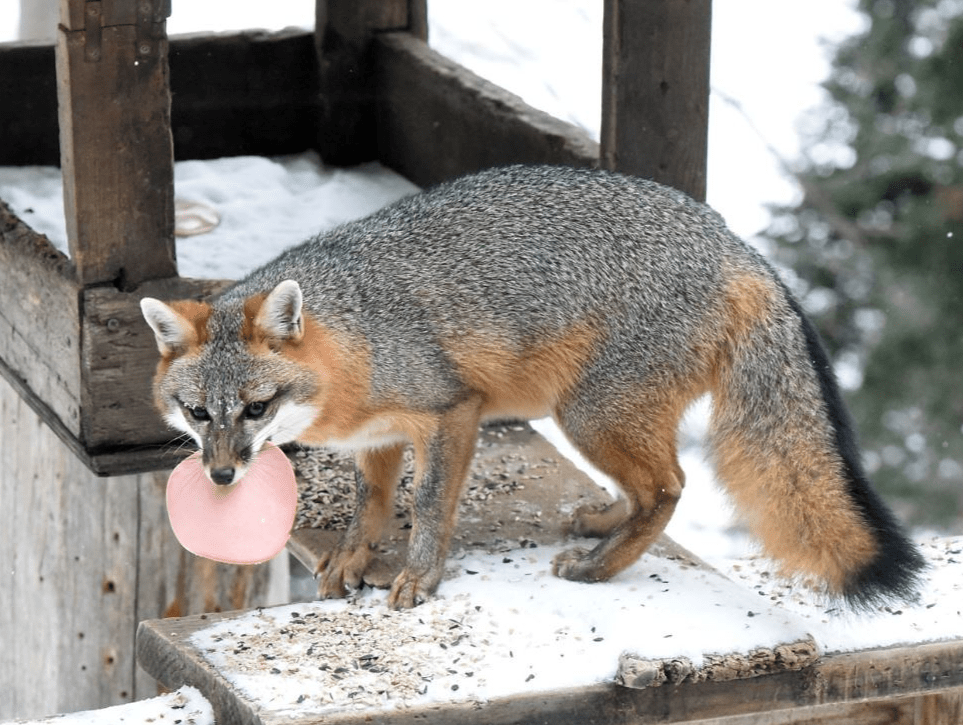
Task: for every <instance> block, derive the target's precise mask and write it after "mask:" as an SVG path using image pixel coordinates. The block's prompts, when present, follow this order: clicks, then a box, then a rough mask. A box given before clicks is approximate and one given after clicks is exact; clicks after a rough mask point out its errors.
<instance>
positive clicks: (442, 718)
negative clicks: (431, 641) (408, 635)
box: [137, 616, 963, 725]
mask: <svg viewBox="0 0 963 725" xmlns="http://www.w3.org/2000/svg"><path fill="white" fill-rule="evenodd" d="M210 623H211V620H210V618H207V619H201V618H200V617H196V616H195V617H186V618H182V619H180V620H175V621H165V622H144V623H142V624H141V626H140V628H139V630H138V644H137V653H138V659H139V661H140V662H141V663H142V665H143V666H145V667H146V668H147V669H148V670H149V671H151V672H152V673H154V674H155V675H156V676H158V677H159V678H160V679H161V681H162V682H163V683H164V684H165V685H166V686H167V687H170V688H175V687H179V686H181V685H183V684H185V683H187V684H192V685H194V686H196V687H198V688H199V689H201V691H202V692H204V694H205V695H206V696H207V697H208V698H209V699H211V700H212V702H213V703H214V705H215V713H218V717H219V718H220V717H225V716H222V715H220V711H219V710H218V708H221V707H223V708H225V710H224V711H223V712H225V713H228V715H227V716H226V721H230V722H240V723H251V724H252V725H253V724H257V725H272V724H273V723H275V722H278V723H280V722H282V720H280V719H278V717H279V716H277V715H275V714H273V713H270V712H268V711H266V710H263V711H262V710H258V709H257V708H256V707H255V706H253V705H250V704H247V703H242V702H240V701H239V700H238V698H236V697H232V694H231V693H232V688H231V687H230V685H228V684H227V682H226V681H225V680H224V679H223V678H222V677H221V676H220V675H219V674H218V673H217V671H216V670H215V668H214V667H212V666H211V665H210V664H209V663H208V662H207V661H206V660H204V659H203V657H201V656H200V654H199V653H198V652H197V651H196V650H195V649H194V648H193V647H192V646H191V645H190V644H189V643H188V641H187V640H188V639H189V638H190V636H191V635H192V634H193V633H194V632H196V631H198V630H200V629H203V628H205V627H207V626H209V624H210ZM934 661H939V662H941V663H943V664H947V663H949V662H950V661H952V662H953V663H954V665H953V666H954V667H956V668H957V669H958V670H959V666H960V663H963V641H955V642H945V643H933V644H925V645H920V646H919V647H908V648H894V649H889V650H878V651H874V652H868V653H855V654H840V655H833V656H829V657H826V658H825V659H823V660H822V661H820V662H818V663H817V664H815V665H813V666H811V667H809V668H806V669H805V670H802V671H799V672H783V673H778V674H773V675H765V676H761V677H756V678H752V679H747V680H738V681H731V682H713V681H703V682H689V683H684V684H681V685H677V686H669V687H657V688H649V689H645V690H632V689H628V688H623V687H618V686H615V685H606V684H599V685H588V686H586V687H582V688H575V689H571V690H562V691H546V692H544V693H539V694H538V695H525V696H517V697H511V698H502V699H498V700H493V701H490V702H487V703H485V704H484V705H483V706H481V707H477V706H472V705H465V704H452V703H447V704H440V705H438V706H433V707H420V708H412V709H411V710H395V711H389V712H357V713H350V712H346V713H337V714H331V713H329V714H325V715H324V717H323V720H322V719H320V718H312V717H311V716H305V717H304V718H301V719H298V720H295V721H292V720H291V719H290V716H289V715H287V714H285V715H284V716H283V718H284V720H283V721H286V722H297V723H298V725H307V724H308V723H320V722H322V721H323V722H325V723H343V724H344V725H348V724H351V725H354V724H355V723H383V724H385V725H407V724H408V723H416V722H425V721H426V719H427V720H428V721H430V722H432V723H465V724H466V725H471V724H474V723H478V724H479V725H481V723H491V724H496V725H497V724H505V725H508V724H512V725H516V724H519V723H580V724H581V723H587V724H592V723H599V725H601V724H602V723H610V724H612V725H616V724H618V723H625V725H629V724H630V723H632V724H634V725H645V724H647V723H682V722H692V723H702V724H703V725H710V723H715V722H720V723H721V722H725V723H727V725H728V723H730V722H731V723H733V725H749V724H750V723H752V725H783V724H788V723H810V725H815V723H817V722H820V723H822V722H838V723H857V724H858V725H882V723H890V722H907V723H916V724H918V725H923V724H924V723H927V722H928V721H927V720H926V719H919V717H917V713H921V714H922V715H927V714H930V715H931V714H932V713H934V712H939V708H940V707H941V706H943V705H944V704H945V703H946V702H949V703H950V706H951V707H955V706H956V705H955V703H956V702H957V700H958V695H957V694H956V692H957V690H955V689H952V688H959V687H960V684H959V683H960V682H963V677H961V675H960V673H959V671H958V672H957V673H956V674H955V675H954V676H953V677H951V678H939V679H933V678H932V675H933V670H932V669H931V667H932V664H933V662H934ZM854 668H855V669H856V670H859V672H858V677H859V678H865V677H867V676H870V677H872V672H873V671H876V672H878V673H886V672H888V671H890V670H891V668H896V669H897V670H899V675H896V674H894V675H893V677H892V679H891V680H890V686H888V687H885V688H881V687H877V688H875V690H874V692H862V693H861V692H859V691H856V690H853V689H851V688H849V687H847V686H846V684H845V683H844V682H840V680H839V678H840V677H843V678H844V679H848V678H850V677H851V673H852V672H853V670H854ZM883 677H885V674H884V675H883ZM951 682H953V683H957V684H955V685H951V684H950V683H951ZM921 695H922V696H923V697H924V698H928V697H931V696H935V699H932V700H929V699H927V700H921V701H919V702H917V701H916V699H915V698H917V697H919V696H921ZM921 703H922V704H921ZM949 712H952V710H949ZM739 716H745V717H739ZM941 717H942V716H941ZM717 718H727V719H726V720H723V721H719V720H717ZM728 718H732V719H731V720H730V719H728ZM887 718H889V719H887ZM935 722H936V723H937V725H942V721H941V720H940V719H937V720H936V721H935ZM947 722H951V721H947Z"/></svg>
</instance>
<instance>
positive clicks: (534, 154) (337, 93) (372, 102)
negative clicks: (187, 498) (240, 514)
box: [0, 0, 710, 717]
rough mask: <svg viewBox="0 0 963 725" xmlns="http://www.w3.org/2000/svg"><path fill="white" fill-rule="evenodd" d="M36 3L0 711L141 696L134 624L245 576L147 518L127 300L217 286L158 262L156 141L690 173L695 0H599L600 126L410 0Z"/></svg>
mask: <svg viewBox="0 0 963 725" xmlns="http://www.w3.org/2000/svg"><path fill="white" fill-rule="evenodd" d="M60 6H61V13H60V24H59V27H58V29H57V39H56V44H55V45H51V44H49V43H37V42H22V43H10V44H4V45H2V46H0V98H2V99H4V100H3V103H0V138H3V139H4V143H3V144H0V165H14V166H17V165H34V164H59V165H60V167H61V169H62V171H63V178H64V197H65V213H66V226H67V234H68V242H69V249H70V254H69V257H68V256H65V255H64V254H62V253H61V252H59V251H57V250H56V249H55V248H54V247H53V246H52V245H51V243H50V242H49V240H47V239H46V238H45V237H43V236H42V235H39V234H37V233H35V232H34V231H33V230H32V229H30V228H29V227H28V226H27V225H26V224H25V223H24V222H23V221H22V220H21V219H18V218H17V217H16V216H15V215H14V214H13V213H12V211H11V210H10V208H9V207H7V206H6V205H4V204H0V373H2V377H3V378H4V380H5V382H3V381H0V391H2V403H3V405H2V411H3V417H2V419H0V501H2V506H0V510H2V513H0V529H2V530H3V532H4V536H3V539H2V543H0V559H2V560H4V561H5V562H8V563H12V565H11V566H10V567H8V569H9V573H8V571H7V570H5V571H4V575H3V583H2V584H0V609H3V610H4V611H6V612H11V613H13V616H12V617H5V618H4V619H3V620H2V624H0V638H2V640H3V641H4V643H5V646H4V654H3V655H2V657H0V692H3V693H5V694H4V696H2V697H0V717H14V716H23V715H24V714H30V713H38V712H41V713H42V712H50V711H68V710H76V709H83V708H90V707H97V706H101V705H104V704H109V703H116V702H122V701H126V700H129V699H131V698H135V697H143V696H146V695H150V694H152V693H153V687H154V685H153V681H152V680H151V679H150V678H148V677H146V676H145V675H144V674H143V673H142V672H139V671H138V670H137V668H136V666H135V663H134V654H133V640H134V631H135V629H136V626H137V622H138V621H140V620H143V619H149V618H152V617H158V616H167V615H179V614H187V613H189V612H198V611H206V610H213V609H237V608H241V607H247V606H254V605H257V604H260V603H262V601H263V599H264V596H265V592H266V590H267V587H268V582H267V579H268V577H267V575H266V574H265V573H264V571H263V570H256V571H254V570H252V569H251V568H245V567H227V566H222V565H213V564H210V563H209V562H205V561H203V560H197V559H195V558H193V557H190V556H189V555H186V553H185V552H183V550H181V549H180V548H179V546H178V545H177V543H176V542H175V541H174V540H173V539H172V537H171V535H170V532H169V531H168V528H167V527H168V525H167V521H166V516H165V515H164V508H163V491H164V482H165V481H166V475H167V473H168V472H169V470H170V468H172V467H173V465H174V464H175V463H176V462H177V461H178V460H179V458H181V457H183V453H181V452H179V450H178V446H177V445H172V443H171V438H172V434H171V431H170V430H168V429H167V427H166V426H165V425H164V423H163V422H162V421H161V419H160V418H159V416H158V415H157V413H156V412H155V411H154V409H153V407H152V405H151V392H150V379H151V376H152V374H153V370H154V367H155V365H156V356H157V353H156V349H155V345H154V340H153V336H152V334H151V333H150V331H149V329H148V328H147V326H146V325H145V324H144V323H143V321H142V319H141V315H140V310H139V305H138V303H139V300H140V298H141V297H142V296H146V295H150V296H156V297H160V298H168V299H170V298H178V297H198V298H199V297H204V296H206V295H209V294H211V293H212V292H215V291H216V290H218V289H220V288H221V287H222V286H223V285H224V284H225V282H224V281H221V280H208V279H185V278H182V277H179V276H178V273H177V261H176V256H175V247H174V189H173V165H174V160H175V158H176V159H198V158H216V157H222V156H232V155H242V154H245V155H246V154H257V155H278V154H286V153H295V152H300V151H304V150H306V149H315V150H317V151H318V152H319V154H320V155H321V157H322V159H324V161H325V163H327V164H333V165H351V164H357V163H360V162H364V161H370V160H380V161H381V162H382V163H384V164H386V165H387V166H389V167H391V168H393V169H395V170H397V171H399V172H400V173H401V174H403V175H405V176H406V177H408V178H409V179H411V180H412V181H413V182H415V183H416V184H420V185H426V184H431V183H434V182H438V181H441V180H443V179H446V178H449V177H452V176H455V175H458V174H462V173H466V172H470V171H473V170H477V169H481V168H484V167H488V166H493V165H498V164H505V163H512V162H548V163H561V164H573V165H580V166H599V165H601V166H606V167H610V168H618V169H622V170H626V171H631V172H635V173H638V174H640V175H643V176H648V177H652V178H655V179H658V180H661V181H664V182H666V183H670V184H674V185H676V186H679V187H681V188H683V189H685V190H687V191H688V192H689V193H691V194H693V195H694V196H697V197H702V196H703V195H704V189H705V149H706V127H707V114H708V65H709V63H708V59H709V20H710V0H689V1H680V0H656V1H651V0H650V1H648V2H633V1H630V0H606V8H605V15H606V28H605V38H606V41H605V69H604V73H605V88H604V93H603V99H602V100H601V102H602V108H603V123H604V132H603V138H602V143H601V147H600V146H599V145H598V144H596V143H595V142H593V141H592V140H590V139H589V138H588V137H587V136H586V135H585V134H584V133H583V132H582V131H581V130H579V129H577V128H575V127H574V126H571V125H569V124H566V123H563V122H561V121H559V120H557V119H555V118H552V117H551V116H549V115H547V114H545V113H542V112H540V111H537V110H535V109H533V108H531V107H529V106H527V105H525V104H524V103H523V102H522V101H521V100H520V99H519V98H517V97H516V96H514V95H512V94H510V93H508V92H506V91H504V90H502V89H500V88H498V87H497V86H495V85H493V84H491V83H489V82H487V81H485V80H483V79H481V78H479V77H477V76H476V75H474V74H472V73H470V72H469V71H467V70H465V69H464V68H462V67H460V66H458V65H457V64H455V63H453V62H451V61H450V60H448V59H446V58H444V57H442V56H441V55H439V54H438V53H436V52H435V51H433V50H432V49H431V48H429V46H428V45H427V42H426V39H427V32H428V28H427V9H426V2H425V0H318V1H317V4H316V27H315V30H314V32H309V31H284V32H279V33H266V32H260V31H252V32H241V33H229V34H206V35H192V36H185V37H183V38H175V39H173V40H170V39H168V37H167V34H166V25H165V21H166V18H167V17H168V16H169V15H170V12H171V2H170V0H61V4H60ZM546 32H551V23H550V22H547V24H546ZM573 52H577V49H573ZM586 62H590V61H589V60H588V59H587V61H586ZM172 99H173V100H172ZM292 241H295V240H292ZM6 693H14V694H13V696H11V697H7V695H6Z"/></svg>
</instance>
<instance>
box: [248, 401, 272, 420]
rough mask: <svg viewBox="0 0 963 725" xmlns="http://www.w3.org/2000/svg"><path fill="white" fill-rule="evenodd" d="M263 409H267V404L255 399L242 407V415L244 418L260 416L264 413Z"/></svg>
mask: <svg viewBox="0 0 963 725" xmlns="http://www.w3.org/2000/svg"><path fill="white" fill-rule="evenodd" d="M265 410H267V406H266V405H265V404H264V403H262V402H261V401H260V400H255V401H254V402H253V403H248V404H247V405H246V406H245V407H244V416H245V417H246V418H260V417H261V416H262V415H264V411H265Z"/></svg>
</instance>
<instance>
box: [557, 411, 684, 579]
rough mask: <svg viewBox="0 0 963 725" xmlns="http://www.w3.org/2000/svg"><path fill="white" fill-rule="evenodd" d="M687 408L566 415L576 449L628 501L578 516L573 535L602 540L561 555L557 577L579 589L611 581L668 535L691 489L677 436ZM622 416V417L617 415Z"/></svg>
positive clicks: (562, 422)
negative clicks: (582, 584)
mask: <svg viewBox="0 0 963 725" xmlns="http://www.w3.org/2000/svg"><path fill="white" fill-rule="evenodd" d="M684 407H685V406H684V404H674V403H673V402H671V401H670V402H666V401H664V400H663V401H660V404H656V405H652V404H651V403H646V402H645V401H640V400H638V399H636V400H634V401H633V402H632V405H631V407H630V406H628V405H626V404H624V402H623V404H621V405H614V406H605V413H604V415H603V414H598V415H592V414H591V412H589V414H586V413H585V412H582V413H580V414H572V413H569V414H566V412H564V411H562V412H561V413H560V415H559V423H560V425H561V426H562V428H563V430H565V431H566V432H567V433H568V434H569V436H570V438H571V439H572V442H573V444H574V445H575V447H576V448H578V449H579V451H580V452H581V453H582V455H584V456H585V457H586V458H587V459H588V460H589V461H591V462H592V464H593V465H595V466H596V467H598V468H599V470H601V471H603V472H604V473H606V474H608V475H609V476H611V477H612V478H613V479H614V480H615V481H616V482H617V483H618V484H619V486H620V488H621V489H622V491H623V492H624V493H625V497H626V498H625V502H624V503H616V504H613V506H612V507H610V509H607V510H604V511H602V512H590V511H585V512H579V513H577V514H576V520H575V522H574V525H573V531H574V532H576V533H584V534H586V535H603V536H604V538H603V539H602V541H600V542H599V543H598V544H597V545H596V546H595V547H594V548H593V549H582V548H574V549H570V550H567V551H563V552H562V553H561V554H559V555H558V556H557V557H556V558H555V561H554V562H553V565H552V568H553V572H554V573H555V574H556V575H557V576H560V577H562V578H565V579H571V580H575V581H604V580H606V579H609V578H611V577H612V576H614V575H615V574H617V573H618V572H620V571H622V570H623V569H625V568H626V567H628V566H630V565H631V564H632V563H633V562H635V561H636V560H637V559H638V558H639V557H640V556H641V555H642V554H643V553H644V552H645V550H646V549H648V547H649V546H650V545H651V544H652V543H653V542H654V541H655V540H656V538H658V536H659V534H661V533H662V531H663V530H664V529H665V526H666V524H668V522H669V519H670V518H671V517H672V513H673V512H674V511H675V507H676V503H677V502H678V500H679V497H680V496H681V495H682V488H683V486H684V485H685V475H684V473H683V472H682V468H681V467H680V466H679V462H678V457H677V452H676V429H677V426H678V422H679V418H680V417H681V413H682V410H683V409H684ZM616 411H620V412H621V415H614V413H615V412H616ZM585 421H605V422H606V425H604V426H603V425H598V424H596V425H591V424H590V425H586V424H585ZM609 421H614V422H611V423H610V422H609Z"/></svg>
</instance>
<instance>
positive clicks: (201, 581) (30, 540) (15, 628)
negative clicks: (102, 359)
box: [0, 380, 286, 720]
mask: <svg viewBox="0 0 963 725" xmlns="http://www.w3.org/2000/svg"><path fill="white" fill-rule="evenodd" d="M165 480H166V472H162V473H158V474H151V475H144V476H119V477H112V478H96V477H95V476H94V474H92V473H91V472H90V471H89V470H87V469H86V468H85V467H84V465H83V463H82V462H81V461H80V460H79V459H78V458H77V457H76V456H74V455H73V453H72V452H71V451H70V450H69V449H68V448H67V447H66V446H64V445H63V444H62V443H61V442H60V441H59V440H58V439H57V438H56V436H55V435H54V434H53V432H52V431H51V430H50V428H49V427H48V426H47V425H45V424H44V423H43V421H42V420H40V418H39V417H38V416H37V415H36V414H34V412H33V411H32V410H31V409H30V408H29V406H28V405H27V404H26V403H25V402H24V401H23V399H22V398H20V396H19V395H18V394H17V392H16V391H15V390H14V389H13V388H12V387H11V386H9V385H7V384H6V383H5V382H4V381H2V380H0V532H2V536H0V561H3V562H4V566H3V569H2V577H0V612H2V615H0V642H2V643H3V646H2V647H0V693H2V695H0V720H6V719H8V718H20V717H39V716H43V715H49V714H52V713H57V712H71V711H75V710H83V709H90V708H98V707H104V706H107V705H114V704H119V703H122V702H128V701H130V700H132V699H135V698H142V697H149V696H153V695H155V694H156V692H157V691H156V684H155V682H154V681H153V680H152V679H151V678H150V677H148V676H147V675H145V674H144V673H142V672H140V673H139V672H137V668H136V662H135V658H134V635H135V631H136V627H137V623H138V621H140V620H141V619H148V618H156V617H162V616H164V615H165V614H170V613H172V612H173V613H187V612H201V611H203V610H204V609H205V608H208V609H218V608H220V609H231V608H237V607H250V606H259V605H264V604H270V603H276V602H277V601H278V599H277V597H276V595H271V594H269V593H268V592H269V582H270V580H271V575H272V569H274V567H275V566H276V565H272V566H270V567H260V568H252V567H227V566H222V565H219V566H217V567H215V566H214V565H209V564H210V563H209V562H206V561H204V560H200V559H197V558H196V557H193V556H191V555H188V554H186V553H185V552H183V550H182V549H181V547H180V545H179V544H178V543H177V542H176V540H175V539H174V535H173V532H172V531H171V530H170V526H169V524H168V522H167V516H166V513H165V499H164V493H165V486H164V482H165ZM280 563H281V564H282V565H283V564H285V563H286V560H284V561H282V562H280Z"/></svg>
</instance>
